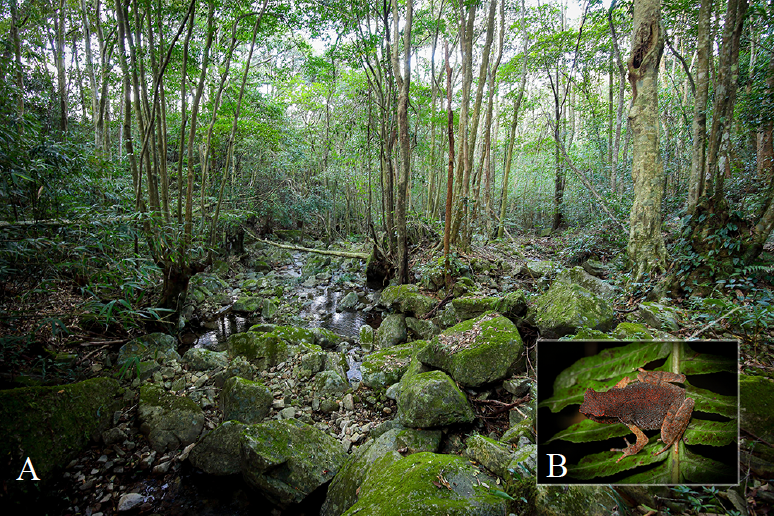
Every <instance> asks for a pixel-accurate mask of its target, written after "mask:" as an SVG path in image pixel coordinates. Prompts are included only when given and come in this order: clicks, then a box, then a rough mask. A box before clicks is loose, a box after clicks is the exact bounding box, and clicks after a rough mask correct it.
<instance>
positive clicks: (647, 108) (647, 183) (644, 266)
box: [627, 0, 666, 281]
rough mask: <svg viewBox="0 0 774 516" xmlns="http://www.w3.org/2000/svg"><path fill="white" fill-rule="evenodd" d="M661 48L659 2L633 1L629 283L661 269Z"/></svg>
mask: <svg viewBox="0 0 774 516" xmlns="http://www.w3.org/2000/svg"><path fill="white" fill-rule="evenodd" d="M663 50H664V35H663V32H662V28H661V0H635V3H634V28H633V32H632V52H631V56H630V57H629V61H628V63H627V65H628V68H629V82H630V83H631V85H632V90H633V92H634V95H633V100H632V106H631V109H630V111H629V121H630V123H631V127H632V133H633V135H634V142H633V146H632V151H633V154H632V179H633V181H634V203H633V205H632V208H631V212H630V214H629V225H630V228H629V244H628V247H627V251H628V255H629V260H630V261H631V263H632V277H633V279H634V280H635V281H639V280H640V279H642V278H643V277H644V276H645V275H648V274H651V275H652V274H657V273H659V272H662V271H664V270H665V269H666V248H665V247H664V237H663V235H662V233H661V200H662V198H663V194H664V192H663V188H664V171H663V170H664V169H663V166H662V163H661V159H660V157H659V123H658V70H659V64H660V61H661V55H662V53H663Z"/></svg>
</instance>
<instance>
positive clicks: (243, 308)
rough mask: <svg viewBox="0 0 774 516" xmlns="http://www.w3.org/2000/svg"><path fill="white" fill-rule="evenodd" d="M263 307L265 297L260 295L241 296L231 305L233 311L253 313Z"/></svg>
mask: <svg viewBox="0 0 774 516" xmlns="http://www.w3.org/2000/svg"><path fill="white" fill-rule="evenodd" d="M262 308H263V298H262V297H259V296H240V297H239V299H237V300H236V301H235V302H234V304H233V305H232V306H231V311H232V312H237V313H246V314H252V313H256V312H260V311H261V309H262Z"/></svg>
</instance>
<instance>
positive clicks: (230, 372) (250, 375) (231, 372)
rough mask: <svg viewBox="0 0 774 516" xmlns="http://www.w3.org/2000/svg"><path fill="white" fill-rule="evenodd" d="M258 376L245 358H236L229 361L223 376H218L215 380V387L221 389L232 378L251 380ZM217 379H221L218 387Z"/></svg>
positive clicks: (254, 368)
mask: <svg viewBox="0 0 774 516" xmlns="http://www.w3.org/2000/svg"><path fill="white" fill-rule="evenodd" d="M257 374H258V368H257V367H255V366H254V365H253V364H252V363H250V361H249V360H247V358H245V357H243V356H241V355H240V356H236V357H234V359H233V360H232V361H231V363H230V364H229V365H228V367H227V368H226V371H225V372H224V374H222V375H219V376H218V377H217V378H216V382H215V385H216V386H218V387H223V384H224V383H225V381H226V380H228V379H229V378H231V377H232V376H239V377H240V378H244V379H245V380H253V379H254V378H255V377H256V376H257ZM218 378H222V380H223V381H222V382H221V383H220V384H219V385H218V381H217V380H218Z"/></svg>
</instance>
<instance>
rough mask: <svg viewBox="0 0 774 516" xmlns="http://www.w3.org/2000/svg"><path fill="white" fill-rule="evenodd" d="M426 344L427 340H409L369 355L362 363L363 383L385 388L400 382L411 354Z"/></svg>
mask: <svg viewBox="0 0 774 516" xmlns="http://www.w3.org/2000/svg"><path fill="white" fill-rule="evenodd" d="M426 344H427V343H426V342H425V341H417V342H409V343H408V344H401V345H399V346H393V347H391V348H387V349H383V350H381V351H378V352H376V353H372V354H370V355H367V356H366V357H364V358H363V363H362V364H360V372H361V373H362V375H363V385H365V386H367V387H370V388H372V389H383V388H385V387H389V386H390V385H392V384H394V383H397V382H399V381H400V379H401V377H402V376H403V373H405V372H406V370H407V369H408V366H409V363H410V362H411V356H412V355H413V354H414V353H415V352H416V350H417V349H418V347H421V346H422V345H426Z"/></svg>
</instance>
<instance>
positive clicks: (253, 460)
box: [241, 419, 347, 506]
mask: <svg viewBox="0 0 774 516" xmlns="http://www.w3.org/2000/svg"><path fill="white" fill-rule="evenodd" d="M241 456H242V475H243V476H244V479H245V481H246V482H247V483H248V484H249V485H250V486H252V487H254V488H256V489H258V490H259V491H261V492H262V493H263V494H264V496H266V498H267V499H268V500H269V501H271V502H272V503H274V504H276V505H279V506H286V505H288V504H293V503H298V502H301V501H302V500H303V499H304V498H306V497H307V496H308V495H309V494H310V493H312V491H314V490H315V489H317V488H318V487H320V486H321V485H323V484H325V483H326V482H328V481H330V480H331V479H332V478H333V477H334V476H335V475H336V473H338V472H339V470H340V469H341V467H342V466H343V465H344V462H345V461H346V460H347V453H346V451H345V450H344V448H343V446H342V445H341V444H340V443H339V442H338V441H337V440H336V439H334V438H333V437H331V436H330V435H328V434H326V433H325V432H323V431H322V430H319V429H317V428H315V427H313V426H310V425H307V424H305V423H302V422H300V421H298V420H297V419H283V420H276V421H269V422H266V423H260V424H257V425H249V426H247V427H246V428H245V429H244V431H243V432H242V437H241Z"/></svg>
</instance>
